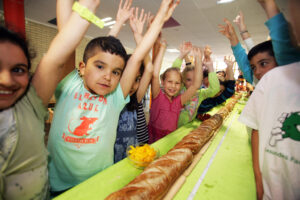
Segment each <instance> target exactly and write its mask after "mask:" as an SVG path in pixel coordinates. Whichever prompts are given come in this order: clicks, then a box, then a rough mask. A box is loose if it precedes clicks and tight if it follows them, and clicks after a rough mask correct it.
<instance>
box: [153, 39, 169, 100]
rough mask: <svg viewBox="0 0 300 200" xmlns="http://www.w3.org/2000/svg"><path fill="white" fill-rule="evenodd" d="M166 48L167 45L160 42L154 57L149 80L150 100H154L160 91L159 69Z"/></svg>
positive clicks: (164, 42)
mask: <svg viewBox="0 0 300 200" xmlns="http://www.w3.org/2000/svg"><path fill="white" fill-rule="evenodd" d="M166 48H167V43H166V41H163V42H160V47H159V49H158V53H157V56H156V57H155V60H154V64H153V65H154V70H153V76H152V80H151V92H152V98H153V99H155V98H156V97H157V96H158V94H159V91H160V82H159V79H160V75H159V74H160V69H161V66H162V60H163V57H164V54H165V51H166Z"/></svg>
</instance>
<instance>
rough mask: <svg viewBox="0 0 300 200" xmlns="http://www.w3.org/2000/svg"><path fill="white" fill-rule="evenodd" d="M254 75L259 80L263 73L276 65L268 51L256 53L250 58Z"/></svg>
mask: <svg viewBox="0 0 300 200" xmlns="http://www.w3.org/2000/svg"><path fill="white" fill-rule="evenodd" d="M250 66H251V68H252V70H253V74H254V76H255V77H256V78H257V79H258V80H260V79H261V78H262V77H263V75H264V74H265V73H267V72H268V71H270V70H271V69H273V68H274V67H276V66H277V63H276V60H275V58H274V57H273V56H270V55H269V53H268V52H262V53H258V54H256V55H255V56H253V57H252V59H251V60H250Z"/></svg>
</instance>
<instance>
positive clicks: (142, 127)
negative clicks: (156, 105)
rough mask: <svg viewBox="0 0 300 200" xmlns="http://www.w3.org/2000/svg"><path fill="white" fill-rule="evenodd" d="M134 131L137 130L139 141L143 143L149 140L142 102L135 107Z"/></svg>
mask: <svg viewBox="0 0 300 200" xmlns="http://www.w3.org/2000/svg"><path fill="white" fill-rule="evenodd" d="M136 132H137V139H138V142H139V143H144V144H146V143H148V141H149V134H148V127H147V123H146V118H145V113H144V109H143V103H142V102H141V103H139V105H138V109H137V124H136Z"/></svg>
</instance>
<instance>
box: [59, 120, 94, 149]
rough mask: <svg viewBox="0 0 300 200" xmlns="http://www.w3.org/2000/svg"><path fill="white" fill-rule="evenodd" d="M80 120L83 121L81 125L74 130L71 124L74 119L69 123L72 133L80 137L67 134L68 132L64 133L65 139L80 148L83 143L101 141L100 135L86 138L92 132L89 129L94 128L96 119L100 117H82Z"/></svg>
mask: <svg viewBox="0 0 300 200" xmlns="http://www.w3.org/2000/svg"><path fill="white" fill-rule="evenodd" d="M80 120H81V121H82V122H81V123H80V124H79V126H77V127H76V128H75V129H74V131H72V130H71V128H70V124H71V122H72V121H73V120H70V122H69V124H68V130H69V132H70V133H71V134H73V135H75V136H78V137H79V138H78V137H72V136H67V134H65V133H63V136H62V138H63V140H64V141H65V142H68V143H73V144H74V145H75V146H76V147H77V148H80V147H81V146H82V145H83V144H96V143H97V142H98V141H99V136H97V137H95V138H86V136H89V135H90V134H89V133H88V131H91V130H92V124H93V123H95V121H97V120H98V118H95V117H91V118H88V117H85V116H83V117H81V118H80Z"/></svg>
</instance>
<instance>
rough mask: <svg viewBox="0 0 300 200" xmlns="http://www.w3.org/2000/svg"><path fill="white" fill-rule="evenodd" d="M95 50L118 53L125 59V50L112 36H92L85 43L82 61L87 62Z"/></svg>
mask: <svg viewBox="0 0 300 200" xmlns="http://www.w3.org/2000/svg"><path fill="white" fill-rule="evenodd" d="M97 50H101V51H104V52H109V53H111V54H115V55H119V56H121V57H122V58H123V59H124V61H126V60H127V53H126V50H125V48H124V47H123V45H122V43H121V42H120V40H118V39H117V38H115V37H113V36H105V37H97V38H94V39H92V40H91V41H90V42H89V43H88V44H87V45H86V47H85V50H84V54H83V62H84V63H87V61H88V59H89V58H90V57H93V56H94V55H95V54H96V52H97Z"/></svg>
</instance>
